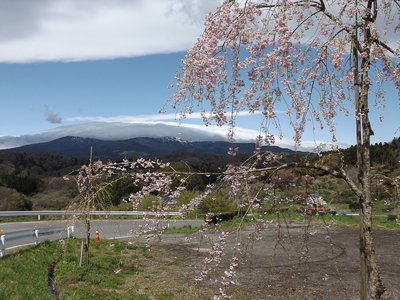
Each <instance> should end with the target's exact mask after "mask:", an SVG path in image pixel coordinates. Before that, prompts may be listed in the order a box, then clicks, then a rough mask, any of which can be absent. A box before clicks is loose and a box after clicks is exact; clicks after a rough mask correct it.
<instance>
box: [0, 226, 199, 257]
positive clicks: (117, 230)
mask: <svg viewBox="0 0 400 300" xmlns="http://www.w3.org/2000/svg"><path fill="white" fill-rule="evenodd" d="M203 222H204V221H203V220H169V221H168V224H167V225H168V227H169V228H181V227H183V226H185V225H186V226H192V227H199V226H201V225H202V224H203ZM142 223H143V221H142V220H141V219H133V220H110V219H109V220H92V221H91V227H90V235H91V238H93V239H94V238H95V233H96V229H98V230H99V236H100V239H128V238H131V237H132V235H131V234H130V231H131V230H132V229H134V228H136V227H137V226H139V225H140V224H142ZM69 225H74V234H73V236H74V237H78V238H84V237H86V235H85V224H84V222H82V221H76V222H74V223H72V221H71V220H65V221H32V222H13V223H0V230H2V231H3V234H4V235H6V236H7V233H10V232H14V231H23V230H30V229H31V230H32V231H33V230H34V228H35V227H37V228H38V229H45V228H58V227H67V226H69ZM66 236H67V233H66V232H63V233H61V234H60V233H57V234H51V235H46V236H40V237H39V242H43V241H44V240H56V239H60V238H64V237H66ZM34 243H35V238H33V237H32V238H27V239H24V240H20V241H15V242H7V241H6V253H7V252H10V251H12V250H14V249H15V248H19V247H24V246H28V245H32V244H34Z"/></svg>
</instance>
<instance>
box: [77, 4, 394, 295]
mask: <svg viewBox="0 0 400 300" xmlns="http://www.w3.org/2000/svg"><path fill="white" fill-rule="evenodd" d="M396 20H397V21H396ZM397 27H398V3H397V2H396V1H393V0H390V1H389V0H382V1H378V0H351V1H348V0H337V1H336V0H328V1H324V0H319V1H314V0H304V1H296V0H276V1H261V0H257V1H256V0H253V1H251V0H244V1H235V0H227V1H224V3H223V4H222V5H221V6H220V7H219V8H218V9H217V10H216V12H214V13H211V14H209V15H207V17H206V22H205V30H204V33H203V34H202V35H201V36H200V37H199V38H198V40H197V42H196V43H195V45H194V46H193V47H192V48H191V49H190V50H189V52H188V54H187V55H186V57H185V58H184V60H183V63H182V66H181V68H180V70H179V71H178V72H177V75H176V79H177V84H176V88H177V90H176V92H175V94H174V96H173V97H172V98H171V100H170V103H171V105H172V107H173V108H174V109H176V110H178V111H179V112H180V114H181V117H182V118H185V116H186V115H187V114H190V113H192V112H194V109H195V107H199V109H200V112H201V114H202V116H203V120H204V123H205V124H206V125H208V124H211V123H213V122H215V123H216V124H217V125H220V126H222V125H224V124H228V125H230V129H229V132H228V137H229V138H230V139H231V140H232V141H234V133H235V131H234V130H235V120H236V116H237V115H238V114H239V113H240V112H242V111H248V112H249V113H255V112H261V113H262V114H263V116H264V121H263V123H262V131H261V134H260V135H259V136H258V137H255V140H256V143H257V146H256V148H260V147H261V145H262V144H267V145H269V144H273V143H274V142H275V135H274V134H273V132H272V130H273V128H276V129H277V131H278V136H280V137H282V136H283V134H284V133H283V132H282V130H281V126H280V120H279V119H278V116H277V113H276V110H277V109H279V108H280V107H282V106H285V107H286V114H287V116H288V118H289V122H290V125H291V126H292V127H293V129H294V136H293V140H294V141H295V143H296V144H297V145H299V144H300V143H301V140H302V135H303V133H304V131H305V129H306V125H307V120H308V119H311V120H313V122H314V123H315V124H319V126H320V127H321V128H324V127H327V128H328V130H329V132H330V133H331V135H332V139H333V141H335V140H336V137H335V117H336V116H337V115H338V114H339V113H343V114H345V115H350V114H351V113H350V109H354V117H355V123H356V126H357V129H356V132H355V136H357V153H358V156H357V157H358V158H357V166H358V179H357V180H353V179H352V178H351V177H350V176H348V174H347V173H346V170H345V168H344V166H343V165H342V164H338V165H331V166H328V165H324V164H313V163H308V162H304V163H291V164H280V163H279V157H277V156H276V155H273V154H271V153H268V154H264V155H261V154H256V155H255V157H256V161H255V162H254V161H249V162H248V164H245V165H243V166H240V167H233V166H230V167H228V168H227V169H226V170H224V171H223V172H221V174H219V175H220V178H219V181H218V184H220V185H223V186H225V187H228V188H229V198H230V200H231V202H233V203H235V204H236V207H237V210H238V211H239V212H241V213H243V214H246V213H247V214H249V213H252V212H255V211H257V209H259V208H260V207H261V206H262V205H265V204H270V205H271V206H272V207H273V208H274V209H275V210H276V211H277V212H279V210H280V206H281V205H282V204H283V203H284V204H286V205H289V206H290V205H291V204H292V203H295V202H296V203H302V204H303V205H304V209H302V210H301V211H302V215H303V217H304V220H305V223H304V226H303V227H302V229H303V240H302V244H301V247H300V248H301V250H300V251H299V256H300V258H299V260H301V261H308V260H309V259H310V251H309V240H310V239H311V238H312V236H313V234H314V232H313V231H311V229H310V226H309V224H310V223H309V222H310V221H311V219H312V215H311V214H310V212H309V210H307V209H305V207H307V206H309V205H310V203H308V202H307V199H306V198H300V197H298V198H296V199H294V198H284V197H283V198H282V197H278V195H277V194H276V193H275V187H276V185H277V184H278V183H279V181H280V178H279V176H277V175H278V171H279V170H281V169H284V168H288V167H301V168H314V169H318V170H322V171H324V172H327V173H329V174H331V175H332V176H335V177H337V178H341V179H343V180H344V181H345V182H346V183H347V184H348V186H349V187H350V188H351V190H352V191H353V192H354V193H355V195H357V197H358V198H359V201H360V207H361V210H360V261H361V288H360V290H361V299H379V298H380V297H381V295H382V294H383V292H384V285H383V283H382V282H381V279H380V275H379V268H378V264H377V261H376V255H375V248H374V242H373V238H372V199H371V187H370V179H371V177H370V154H369V146H370V136H371V135H372V134H373V131H372V128H371V124H370V120H369V112H370V106H371V105H372V106H378V107H381V108H383V107H384V101H385V91H384V90H383V88H382V84H383V83H385V82H387V81H392V82H393V83H394V85H395V86H396V87H397V88H399V87H400V71H399V67H398V61H397V60H398V58H399V54H400V52H399V50H398V49H395V47H398V45H397V46H396V42H397V44H398V41H395V42H393V41H390V40H387V39H386V37H387V36H388V35H389V33H391V32H392V31H393V30H396V29H398V28H397ZM271 126H272V127H271ZM231 150H234V149H233V148H232V149H231ZM232 152H234V151H232ZM98 167H99V168H98V169H96V172H97V173H98V174H100V173H101V174H102V176H113V175H114V174H116V173H123V174H127V176H131V177H132V179H133V182H134V184H135V185H137V186H138V187H140V189H139V192H137V193H135V194H132V195H131V197H130V198H129V201H130V202H131V203H132V205H133V207H134V209H135V208H137V207H138V206H139V205H140V203H141V201H142V200H143V199H144V198H145V197H146V196H149V195H154V196H157V197H159V198H157V197H156V198H155V199H154V203H153V205H152V206H150V210H151V211H152V212H153V213H155V215H156V216H154V214H151V215H148V216H145V220H144V221H145V223H143V225H142V227H140V228H139V230H138V231H137V232H136V234H139V233H145V234H147V235H148V237H149V238H150V237H152V236H154V235H156V236H159V235H160V233H161V232H162V229H163V228H164V227H165V222H164V223H163V221H162V220H165V217H167V213H168V211H170V210H172V209H175V208H176V207H175V201H176V199H177V198H178V197H179V195H180V193H181V192H182V191H183V190H185V182H186V181H187V177H189V176H192V175H193V173H191V172H182V171H181V172H177V171H174V170H173V169H172V171H171V169H170V168H168V171H167V172H166V167H167V165H166V164H163V163H162V162H157V161H156V162H151V161H146V160H143V159H139V160H137V161H135V162H129V161H127V160H125V161H123V162H122V163H121V164H112V163H110V164H105V165H101V166H100V164H99V165H98ZM83 170H86V169H85V168H84V169H83ZM92 170H93V169H92ZM82 174H83V175H84V176H83V178H84V177H86V178H88V179H89V180H90V178H91V176H92V175H91V174H92V173H91V171H90V172H89V173H88V172H86V173H82ZM197 175H199V173H197ZM204 175H205V174H204ZM208 175H210V174H208ZM260 176H261V177H263V178H265V181H264V182H263V184H262V185H261V186H257V185H256V184H255V183H256V182H257V181H258V178H260ZM177 180H179V182H180V183H181V184H180V185H176V184H175V185H174V187H175V188H174V189H173V188H171V185H172V182H173V181H175V183H176V182H177ZM304 180H305V181H306V183H307V184H311V182H312V180H313V178H312V177H311V176H305V177H304ZM81 181H82V182H86V181H85V179H82V180H81ZM255 187H256V188H255ZM214 188H215V186H214V185H209V186H207V187H206V188H205V191H204V192H203V193H201V194H200V195H198V196H196V197H194V198H193V199H192V200H191V201H190V202H189V203H187V204H185V205H183V206H181V207H180V208H179V209H180V211H181V212H182V213H183V214H186V213H188V212H189V211H191V210H193V209H195V208H196V207H198V206H199V205H200V204H201V203H202V201H203V200H204V199H205V198H206V197H207V196H209V195H211V194H212V191H213V189H214ZM307 193H308V191H306V194H307ZM89 194H90V193H89ZM165 198H167V200H166V201H164V200H162V199H165ZM88 199H89V198H88ZM278 216H279V218H278V221H277V222H274V223H271V222H267V221H265V219H263V218H262V217H260V218H259V219H258V220H257V221H258V222H257V223H256V224H255V225H252V227H251V230H250V233H249V234H248V236H247V237H246V239H242V238H241V236H240V234H241V233H242V232H241V231H240V230H238V232H237V238H236V241H237V242H236V243H235V245H234V246H233V247H231V249H230V250H231V255H230V258H229V263H228V264H227V265H226V266H224V271H223V272H222V273H221V274H220V275H221V276H220V278H219V279H218V280H219V282H220V283H221V289H220V291H219V293H218V294H216V295H215V299H222V298H229V297H230V295H229V286H231V285H232V284H234V283H235V282H236V275H237V270H238V269H239V268H240V266H241V265H242V264H243V263H245V262H246V252H247V250H246V249H247V248H248V246H246V245H245V244H246V243H247V242H249V243H251V242H260V241H262V238H263V231H264V230H265V229H267V228H274V230H275V232H276V241H275V247H276V248H277V247H280V246H282V245H285V243H286V242H288V241H290V235H289V233H288V232H287V231H285V230H284V228H285V225H287V224H288V222H290V221H289V220H287V219H285V218H284V217H283V215H282V214H279V213H278ZM213 217H215V216H214V215H213V214H207V215H206V221H211V220H212V218H213ZM210 226H211V225H210V224H209V223H208V222H207V223H206V224H205V226H204V229H203V230H202V232H201V233H202V234H203V235H204V236H208V237H209V236H210V234H211V231H210ZM324 230H326V232H327V234H326V238H327V240H329V241H330V234H329V224H324ZM219 232H220V235H219V236H218V237H217V238H215V240H214V243H213V247H212V251H210V253H209V255H208V256H207V258H206V260H205V261H204V268H203V270H202V271H201V272H200V274H199V276H198V277H196V279H197V280H199V281H201V280H204V279H205V278H212V272H211V271H212V270H215V269H216V266H218V265H220V264H221V262H222V258H223V256H225V255H226V254H225V253H226V250H227V239H228V237H229V236H230V235H231V234H232V233H231V232H228V231H226V230H220V231H219ZM233 234H236V233H233ZM244 241H246V243H244ZM288 243H289V242H288ZM328 277H329V276H327V275H326V276H324V280H327V279H328ZM214 280H216V279H215V278H214Z"/></svg>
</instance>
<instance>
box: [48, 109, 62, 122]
mask: <svg viewBox="0 0 400 300" xmlns="http://www.w3.org/2000/svg"><path fill="white" fill-rule="evenodd" d="M44 116H45V118H46V120H47V121H49V122H50V123H52V124H60V123H62V118H61V117H60V116H59V115H58V114H56V113H54V112H52V111H51V110H50V107H49V106H48V105H47V104H45V105H44Z"/></svg>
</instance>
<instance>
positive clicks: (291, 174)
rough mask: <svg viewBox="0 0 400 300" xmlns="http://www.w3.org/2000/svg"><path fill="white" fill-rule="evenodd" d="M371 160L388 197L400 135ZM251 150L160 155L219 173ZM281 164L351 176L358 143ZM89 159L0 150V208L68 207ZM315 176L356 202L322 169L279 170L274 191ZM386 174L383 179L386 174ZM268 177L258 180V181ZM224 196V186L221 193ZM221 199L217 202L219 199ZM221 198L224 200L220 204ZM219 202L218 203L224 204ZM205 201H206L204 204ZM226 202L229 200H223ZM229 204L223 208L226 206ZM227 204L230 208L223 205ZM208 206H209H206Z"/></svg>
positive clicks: (121, 190)
mask: <svg viewBox="0 0 400 300" xmlns="http://www.w3.org/2000/svg"><path fill="white" fill-rule="evenodd" d="M371 153H372V155H371V162H372V165H373V166H374V169H373V170H374V174H371V175H372V177H371V178H372V179H371V180H372V183H373V184H374V193H375V194H376V195H375V196H376V198H379V199H382V198H385V197H390V195H391V190H392V187H391V183H390V178H395V177H396V176H399V175H400V171H399V169H400V168H399V163H398V162H399V161H400V139H393V141H391V142H387V143H378V144H375V145H372V147H371ZM250 156H251V155H249V154H240V153H239V154H237V155H236V156H229V155H225V156H223V155H217V154H207V153H193V152H182V153H172V154H166V155H163V156H159V157H157V159H159V160H161V161H164V162H171V163H172V164H171V167H172V168H174V170H177V171H182V172H195V173H196V172H200V173H207V172H209V173H219V172H221V171H222V170H224V169H225V167H226V166H227V165H230V164H231V165H240V164H243V163H248V159H249V158H250ZM280 156H281V160H280V163H288V162H293V161H297V162H299V161H305V160H306V161H316V160H317V161H318V162H319V163H322V164H326V165H335V164H342V165H344V166H346V168H347V169H348V171H349V174H353V173H354V174H355V171H354V170H355V162H356V152H355V147H354V146H352V147H349V148H347V149H340V150H339V151H338V152H333V151H328V152H324V153H323V154H322V157H318V156H317V155H315V154H307V153H302V152H299V153H280ZM88 163H89V157H80V158H72V157H67V156H63V155H59V154H55V153H52V152H31V153H21V152H14V151H0V210H31V209H64V208H66V207H67V205H68V204H70V203H71V202H73V201H74V199H75V198H76V197H77V196H78V195H79V193H78V190H77V186H76V182H74V181H65V180H64V179H63V176H65V175H67V174H69V173H71V172H73V171H74V170H78V169H79V168H80V167H81V166H82V165H85V164H88ZM306 175H309V176H313V178H314V179H316V180H315V181H314V183H313V185H309V188H310V187H312V188H313V189H314V190H313V192H318V193H320V194H323V195H324V197H325V198H326V199H327V200H329V201H335V202H338V203H341V202H343V203H348V204H350V203H353V205H354V203H355V202H356V197H355V196H354V195H352V192H351V191H350V190H349V189H346V188H345V185H344V184H343V183H342V182H341V181H340V180H338V179H334V178H331V177H330V176H328V175H327V174H324V173H323V172H321V171H313V170H307V169H290V170H281V171H279V172H277V174H276V178H277V179H276V180H275V186H276V191H277V192H279V193H283V194H285V195H286V196H287V197H291V196H293V195H299V194H304V193H305V192H306V191H305V188H304V184H305V177H304V176H306ZM382 176H386V177H385V178H386V179H384V177H382ZM216 179H217V176H216V175H211V176H200V175H196V176H192V177H191V179H190V180H189V181H188V182H187V183H186V188H187V189H188V190H189V191H193V192H195V191H199V190H202V189H203V187H204V186H205V185H207V184H209V183H212V182H215V180H216ZM264 180H265V177H264V178H260V179H259V181H260V183H262V181H264ZM112 189H113V192H112V195H113V196H112V197H111V199H110V202H109V205H114V206H115V205H118V204H120V203H121V201H122V199H123V198H126V197H127V196H129V194H130V193H132V192H135V188H134V187H133V186H132V182H131V181H130V179H129V178H123V179H121V180H118V181H117V183H116V184H115V185H114V186H113V187H112ZM221 193H222V194H223V192H222V190H221V191H220V194H221ZM222 194H221V195H220V196H218V197H216V198H215V199H216V201H220V202H221V201H222V202H224V201H225V200H224V199H225V198H226V196H224V195H222ZM218 199H219V200H218ZM222 202H221V203H222ZM221 203H220V204H221ZM204 205H207V204H206V202H205V204H204ZM224 205H225V204H224ZM223 207H225V206H223ZM225 208H226V207H225ZM207 209H209V207H208V208H207Z"/></svg>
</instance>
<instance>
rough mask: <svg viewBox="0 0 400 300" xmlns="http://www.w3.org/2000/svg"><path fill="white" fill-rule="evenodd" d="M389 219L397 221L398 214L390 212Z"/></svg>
mask: <svg viewBox="0 0 400 300" xmlns="http://www.w3.org/2000/svg"><path fill="white" fill-rule="evenodd" d="M387 219H388V221H396V220H397V215H394V214H388V216H387Z"/></svg>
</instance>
